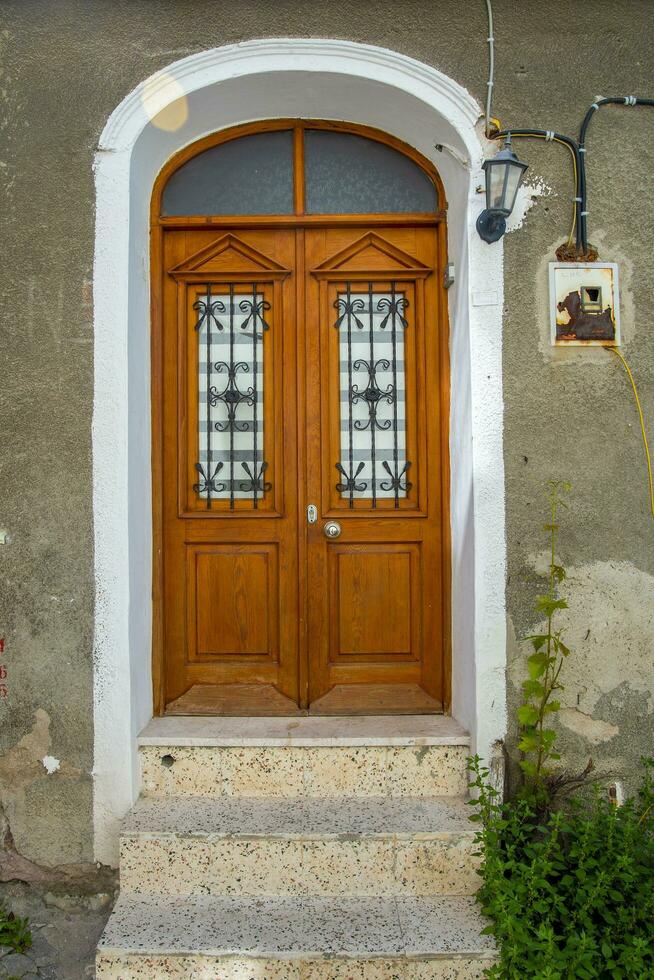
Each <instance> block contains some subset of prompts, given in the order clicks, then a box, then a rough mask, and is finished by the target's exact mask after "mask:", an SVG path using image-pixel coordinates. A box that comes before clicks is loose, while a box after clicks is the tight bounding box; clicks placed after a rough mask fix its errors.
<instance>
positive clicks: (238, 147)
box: [161, 123, 441, 217]
mask: <svg viewBox="0 0 654 980" xmlns="http://www.w3.org/2000/svg"><path fill="white" fill-rule="evenodd" d="M326 126H327V124H321V125H319V124H311V123H302V124H299V125H298V124H289V125H288V128H277V129H266V130H265V131H263V132H250V133H247V134H245V135H240V136H238V135H237V136H234V137H232V138H230V139H227V140H226V141H223V142H219V143H217V144H216V145H214V146H210V147H209V148H208V149H205V150H203V151H202V152H200V153H197V154H196V155H195V156H191V158H190V159H188V160H187V161H186V162H185V163H183V164H182V165H181V166H180V167H179V168H178V169H177V170H176V171H175V172H174V173H173V174H172V176H171V177H170V178H169V180H168V182H167V183H166V185H165V187H164V190H163V195H162V201H161V215H162V217H176V216H182V215H198V216H200V215H293V214H307V215H319V214H352V215H356V214H390V213H394V214H433V213H434V212H436V211H438V210H439V207H440V206H441V205H440V202H439V195H438V191H437V188H436V186H435V184H434V181H433V180H432V178H431V177H430V176H429V175H428V174H427V172H426V171H425V169H423V167H422V166H420V164H419V163H417V162H416V160H415V159H413V158H412V157H411V156H410V155H407V152H404V148H402V149H400V148H398V147H400V146H401V144H399V143H398V142H397V141H390V142H389V141H387V140H385V141H383V142H382V141H381V139H379V138H371V137H370V136H369V135H367V134H366V135H362V134H360V133H355V132H347V131H344V130H343V129H342V128H340V127H339V128H326ZM191 149H192V148H191ZM407 150H408V148H407Z"/></svg>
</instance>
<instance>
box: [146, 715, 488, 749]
mask: <svg viewBox="0 0 654 980" xmlns="http://www.w3.org/2000/svg"><path fill="white" fill-rule="evenodd" d="M138 743H139V745H140V746H146V745H160V746H165V745H180V746H192V745H197V746H201V745H207V746H210V745H213V746H265V745H268V746H277V745H291V746H292V745H306V746H313V747H318V746H340V745H465V746H468V745H469V744H470V736H469V734H468V732H466V731H465V729H464V728H462V727H461V725H459V723H458V722H457V721H455V720H454V718H450V717H448V716H446V715H402V716H392V715H384V716H379V717H373V716H367V717H365V716H364V717H352V718H348V717H343V718H321V717H307V718H192V717H184V718H179V717H168V718H153V719H152V721H150V722H149V723H148V724H147V725H146V727H145V728H144V729H143V731H142V732H141V734H140V736H139V739H138Z"/></svg>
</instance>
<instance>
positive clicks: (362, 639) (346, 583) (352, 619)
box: [329, 544, 421, 664]
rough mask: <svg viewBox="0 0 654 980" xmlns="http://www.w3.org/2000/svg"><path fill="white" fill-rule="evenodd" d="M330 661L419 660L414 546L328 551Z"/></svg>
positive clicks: (337, 547)
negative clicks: (329, 568)
mask: <svg viewBox="0 0 654 980" xmlns="http://www.w3.org/2000/svg"><path fill="white" fill-rule="evenodd" d="M329 562H330V566H331V575H330V610H331V615H330V622H331V624H332V637H331V644H330V657H329V659H330V662H331V663H334V664H337V663H350V664H352V663H365V662H377V663H379V662H382V661H391V662H392V661H395V660H419V659H420V591H421V582H420V547H419V545H404V544H398V545H392V544H390V545H388V544H384V545H356V544H352V545H337V544H333V545H332V546H331V547H330V548H329Z"/></svg>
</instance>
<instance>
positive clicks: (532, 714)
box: [518, 704, 538, 725]
mask: <svg viewBox="0 0 654 980" xmlns="http://www.w3.org/2000/svg"><path fill="white" fill-rule="evenodd" d="M518 721H519V722H520V724H521V725H535V724H536V722H537V721H538V711H537V710H536V708H534V706H533V705H531V704H523V705H522V707H521V708H518Z"/></svg>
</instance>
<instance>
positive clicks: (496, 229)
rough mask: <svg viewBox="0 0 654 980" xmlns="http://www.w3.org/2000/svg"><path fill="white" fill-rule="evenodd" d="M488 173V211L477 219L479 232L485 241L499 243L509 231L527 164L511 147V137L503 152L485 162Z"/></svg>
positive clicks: (506, 142)
mask: <svg viewBox="0 0 654 980" xmlns="http://www.w3.org/2000/svg"><path fill="white" fill-rule="evenodd" d="M483 167H484V172H485V174H486V208H485V210H484V211H482V212H481V214H480V215H479V217H478V218H477V231H478V232H479V235H480V237H481V238H483V240H484V241H485V242H488V243H489V244H490V243H491V242H497V241H499V240H500V238H501V237H502V235H503V234H504V232H505V231H506V219H507V218H508V216H509V215H510V214H511V212H512V211H513V206H514V204H515V199H516V194H517V193H518V188H519V187H520V182H521V181H522V177H523V174H524V172H525V170H526V169H527V164H526V163H521V162H520V160H518V158H517V156H516V155H515V153H514V152H513V150H512V148H511V134H510V133H509V134H508V135H507V137H506V140H505V142H504V149H502V150H500V152H499V153H498V154H497V156H494V157H491V159H490V160H484V164H483Z"/></svg>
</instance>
